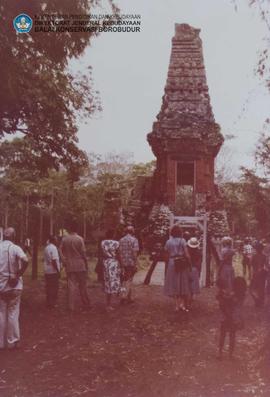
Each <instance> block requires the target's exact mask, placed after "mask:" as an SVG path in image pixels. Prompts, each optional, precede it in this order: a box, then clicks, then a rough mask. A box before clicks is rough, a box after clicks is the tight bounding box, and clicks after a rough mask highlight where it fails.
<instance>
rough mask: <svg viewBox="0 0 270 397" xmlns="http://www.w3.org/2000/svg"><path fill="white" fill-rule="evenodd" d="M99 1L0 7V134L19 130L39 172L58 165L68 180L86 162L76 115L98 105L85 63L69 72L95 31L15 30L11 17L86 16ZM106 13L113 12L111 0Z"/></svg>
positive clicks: (6, 1)
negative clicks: (81, 68)
mask: <svg viewBox="0 0 270 397" xmlns="http://www.w3.org/2000/svg"><path fill="white" fill-rule="evenodd" d="M100 5H101V1H99V0H89V1H86V0H60V1H57V2H55V1H54V0H45V1H43V0H35V1H25V0H22V1H20V2H18V1H15V0H3V1H2V2H1V5H0V12H1V23H2V28H1V30H0V56H1V64H2V67H1V86H0V137H3V136H5V135H6V134H15V133H17V132H21V133H23V134H24V135H25V136H26V137H27V139H26V140H25V142H26V147H27V148H31V151H32V154H33V155H34V156H35V157H38V158H40V157H42V164H41V166H42V171H43V169H44V168H46V167H47V169H50V168H52V167H53V168H55V169H59V167H60V165H61V164H62V165H64V166H65V167H67V168H70V169H71V175H72V176H73V179H75V178H76V177H77V176H78V172H77V168H78V166H81V165H82V166H84V165H85V164H86V156H85V154H84V153H83V152H82V151H81V150H79V149H78V147H77V141H78V139H77V136H76V133H77V125H76V124H77V123H76V119H77V117H80V118H82V117H84V116H89V115H90V114H91V113H92V112H94V111H95V110H97V109H99V108H100V104H99V101H98V95H97V93H96V92H94V91H93V90H92V80H91V67H90V66H89V68H88V70H87V71H86V73H85V74H83V73H74V72H72V71H70V70H69V62H70V60H72V59H74V58H79V57H80V56H81V55H82V54H83V52H84V50H85V49H86V47H87V46H88V45H89V44H90V43H91V39H92V37H93V35H95V33H87V32H82V33H76V34H72V33H68V32H66V33H55V32H52V33H46V34H45V33H44V34H40V33H35V32H34V30H32V31H31V32H30V33H27V34H16V32H15V31H14V30H13V29H12V28H11V25H12V20H13V18H14V17H15V16H16V15H18V14H20V13H21V12H22V10H23V11H24V12H25V13H27V14H29V15H30V16H32V17H33V16H34V15H35V14H37V15H40V14H44V13H46V14H55V13H57V14H77V15H81V14H89V13H90V12H91V11H93V10H94V7H98V6H100ZM108 6H109V10H108V11H109V12H110V11H111V12H112V11H117V9H116V7H115V5H114V3H113V1H112V0H109V1H108Z"/></svg>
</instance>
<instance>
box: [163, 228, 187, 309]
mask: <svg viewBox="0 0 270 397" xmlns="http://www.w3.org/2000/svg"><path fill="white" fill-rule="evenodd" d="M164 249H165V251H166V253H167V271H166V276H165V285H164V293H165V295H166V296H169V297H171V298H173V299H174V302H175V311H176V312H179V311H180V310H182V311H185V312H188V311H189V310H188V308H187V302H188V299H189V296H190V287H189V276H190V268H191V266H190V256H189V253H188V250H187V243H186V241H185V240H184V239H183V238H182V231H181V229H180V227H179V226H177V225H176V226H173V227H172V229H171V236H170V238H169V239H168V240H167V242H166V244H165V247H164Z"/></svg>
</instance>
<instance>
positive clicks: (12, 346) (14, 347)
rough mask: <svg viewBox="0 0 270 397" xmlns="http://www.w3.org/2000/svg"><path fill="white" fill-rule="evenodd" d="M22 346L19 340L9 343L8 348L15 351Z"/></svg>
mask: <svg viewBox="0 0 270 397" xmlns="http://www.w3.org/2000/svg"><path fill="white" fill-rule="evenodd" d="M20 347H21V345H20V342H19V341H17V342H14V343H12V344H10V345H8V347H7V349H8V350H12V351H13V350H17V349H19V348H20Z"/></svg>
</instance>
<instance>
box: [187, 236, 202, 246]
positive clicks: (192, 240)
mask: <svg viewBox="0 0 270 397" xmlns="http://www.w3.org/2000/svg"><path fill="white" fill-rule="evenodd" d="M187 245H188V246H189V247H190V248H198V247H199V245H200V242H199V241H198V240H197V238H196V237H191V238H190V239H189V240H188V242H187Z"/></svg>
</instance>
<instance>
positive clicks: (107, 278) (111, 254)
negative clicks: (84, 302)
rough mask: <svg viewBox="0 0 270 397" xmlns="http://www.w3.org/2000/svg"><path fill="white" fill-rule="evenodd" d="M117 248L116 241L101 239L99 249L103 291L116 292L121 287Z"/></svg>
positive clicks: (107, 292)
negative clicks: (102, 273)
mask: <svg viewBox="0 0 270 397" xmlns="http://www.w3.org/2000/svg"><path fill="white" fill-rule="evenodd" d="M118 248H119V243H118V241H115V240H103V241H102V243H101V249H102V254H103V270H104V292H105V293H106V294H118V293H119V292H120V289H121V279H120V276H121V269H120V264H119V262H118V260H117V258H116V255H117V251H118Z"/></svg>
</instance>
